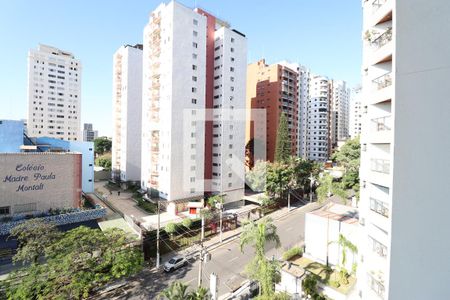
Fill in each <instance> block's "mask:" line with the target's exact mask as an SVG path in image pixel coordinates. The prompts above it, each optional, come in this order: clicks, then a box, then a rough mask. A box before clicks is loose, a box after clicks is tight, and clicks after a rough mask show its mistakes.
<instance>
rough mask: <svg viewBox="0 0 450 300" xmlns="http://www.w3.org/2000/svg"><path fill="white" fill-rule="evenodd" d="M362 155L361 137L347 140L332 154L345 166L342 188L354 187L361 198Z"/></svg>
mask: <svg viewBox="0 0 450 300" xmlns="http://www.w3.org/2000/svg"><path fill="white" fill-rule="evenodd" d="M360 157H361V144H360V141H359V137H356V138H354V139H350V140H348V141H346V142H345V144H344V145H343V146H342V147H341V149H340V150H339V151H337V152H335V153H334V154H333V156H332V159H333V161H335V162H336V163H338V164H339V165H341V166H342V167H344V169H345V173H344V176H343V177H342V188H344V189H353V190H354V191H355V193H356V195H357V197H358V198H359V166H360Z"/></svg>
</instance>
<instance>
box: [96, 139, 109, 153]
mask: <svg viewBox="0 0 450 300" xmlns="http://www.w3.org/2000/svg"><path fill="white" fill-rule="evenodd" d="M111 146H112V141H111V140H110V139H108V138H107V137H106V136H102V137H99V138H96V139H95V140H94V151H95V153H96V154H100V155H102V154H104V153H105V152H110V151H111Z"/></svg>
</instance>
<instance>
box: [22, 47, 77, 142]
mask: <svg viewBox="0 0 450 300" xmlns="http://www.w3.org/2000/svg"><path fill="white" fill-rule="evenodd" d="M81 70H82V66H81V62H80V61H79V60H78V59H76V58H75V56H74V55H73V54H72V53H70V52H67V51H64V50H60V49H58V48H55V47H51V46H47V45H42V44H39V46H38V48H37V49H31V50H30V51H29V52H28V130H27V132H28V135H30V136H48V137H53V138H58V139H64V140H69V141H70V140H72V141H80V140H81V139H82V136H81V125H80V124H81V123H80V122H81Z"/></svg>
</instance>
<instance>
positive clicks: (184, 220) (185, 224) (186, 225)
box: [181, 218, 192, 229]
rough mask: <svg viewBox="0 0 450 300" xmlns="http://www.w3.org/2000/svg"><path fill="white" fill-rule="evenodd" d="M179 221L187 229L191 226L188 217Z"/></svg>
mask: <svg viewBox="0 0 450 300" xmlns="http://www.w3.org/2000/svg"><path fill="white" fill-rule="evenodd" d="M181 223H182V224H183V226H184V227H186V228H187V229H190V228H191V226H192V220H191V219H189V218H186V219H183V221H181Z"/></svg>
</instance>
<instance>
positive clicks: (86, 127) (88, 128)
mask: <svg viewBox="0 0 450 300" xmlns="http://www.w3.org/2000/svg"><path fill="white" fill-rule="evenodd" d="M97 137H98V131H97V130H94V128H93V127H92V124H91V123H84V124H83V142H93V141H94V140H95V139H96V138H97Z"/></svg>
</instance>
